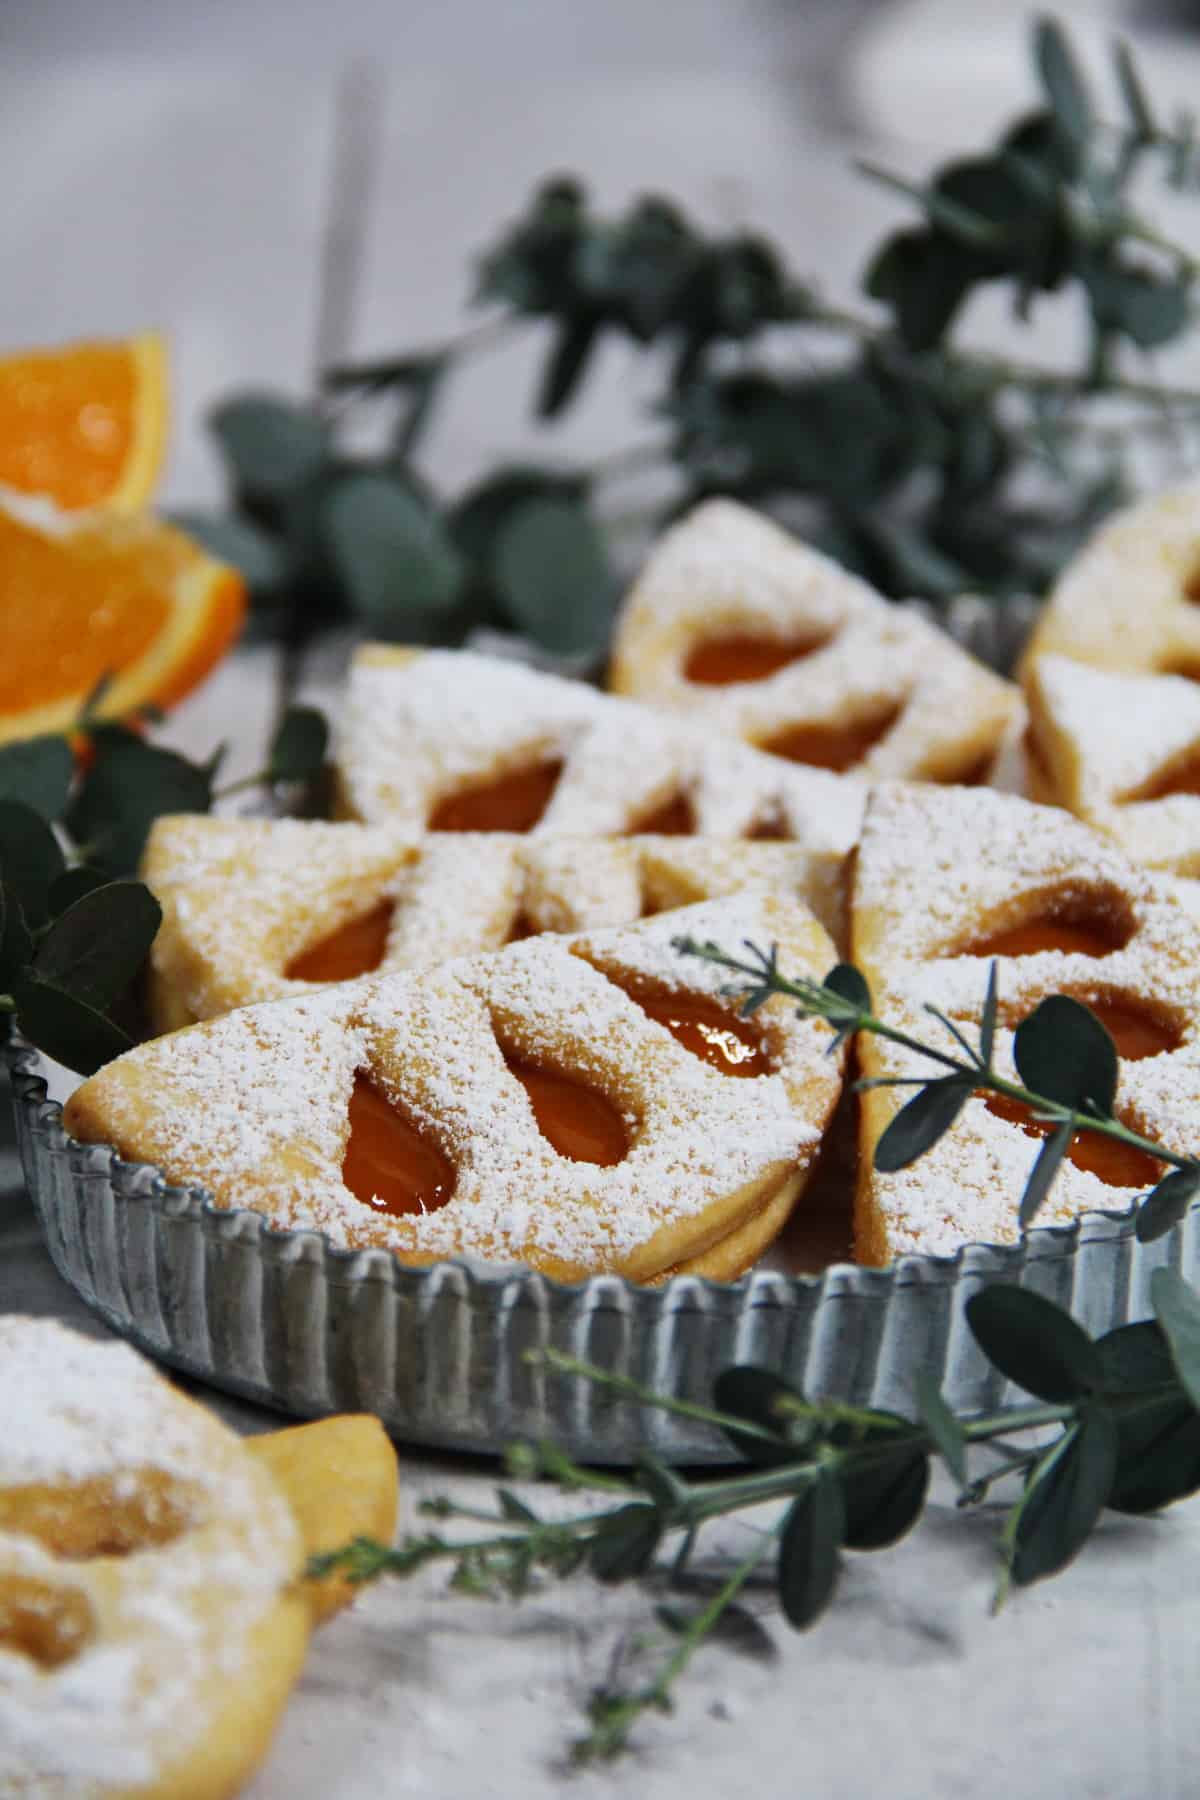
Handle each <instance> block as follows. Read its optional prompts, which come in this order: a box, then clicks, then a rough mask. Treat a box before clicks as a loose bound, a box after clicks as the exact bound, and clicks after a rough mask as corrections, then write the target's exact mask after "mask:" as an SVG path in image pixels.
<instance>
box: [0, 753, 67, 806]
mask: <svg viewBox="0 0 1200 1800" xmlns="http://www.w3.org/2000/svg"><path fill="white" fill-rule="evenodd" d="M74 773H75V758H74V757H73V756H72V754H71V749H70V746H69V745H68V743H67V740H66V739H65V738H61V737H32V738H23V739H20V740H18V741H17V742H16V743H12V744H0V800H19V801H20V803H21V805H22V806H28V807H29V808H30V809H31V811H33V812H36V813H40V814H41V816H42V818H43V819H46V820H48V821H53V820H55V819H61V817H62V815H63V813H64V811H65V810H66V805H67V795H68V794H69V792H70V789H71V779H72V777H73V775H74Z"/></svg>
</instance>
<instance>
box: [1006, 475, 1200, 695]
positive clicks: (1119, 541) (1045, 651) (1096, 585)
mask: <svg viewBox="0 0 1200 1800" xmlns="http://www.w3.org/2000/svg"><path fill="white" fill-rule="evenodd" d="M1198 600H1200V480H1193V481H1189V482H1186V483H1184V484H1183V485H1181V486H1179V487H1175V488H1171V489H1169V490H1168V491H1167V492H1165V493H1162V494H1154V495H1152V496H1151V497H1150V498H1149V499H1146V500H1139V501H1138V502H1137V503H1136V504H1135V505H1133V506H1129V507H1126V508H1125V509H1124V510H1123V511H1121V512H1117V513H1114V514H1113V516H1112V517H1111V518H1110V519H1107V520H1106V521H1105V523H1104V524H1103V525H1101V526H1100V528H1099V530H1098V531H1097V532H1096V533H1095V535H1094V536H1093V537H1092V538H1091V539H1090V541H1089V542H1088V543H1086V544H1085V545H1084V547H1083V549H1082V550H1081V551H1080V552H1079V554H1078V555H1077V556H1075V557H1073V558H1072V560H1071V562H1069V563H1068V565H1067V567H1066V568H1065V569H1064V570H1063V572H1062V574H1061V575H1060V576H1059V578H1058V581H1057V582H1056V583H1055V585H1054V588H1053V589H1052V590H1051V593H1050V597H1049V599H1048V600H1047V602H1046V604H1045V606H1044V607H1043V608H1042V610H1041V613H1040V615H1039V617H1038V622H1037V624H1036V626H1035V627H1034V631H1033V635H1032V637H1031V638H1030V641H1029V645H1028V648H1027V650H1026V652H1025V656H1024V659H1023V664H1022V672H1023V673H1024V672H1025V671H1027V670H1028V669H1029V668H1030V666H1031V665H1032V664H1033V663H1034V662H1036V661H1037V659H1038V658H1039V657H1042V656H1049V655H1056V656H1072V657H1074V658H1075V660H1076V661H1077V662H1084V663H1091V664H1092V665H1093V666H1094V667H1095V668H1097V669H1115V670H1124V671H1126V672H1128V673H1130V674H1160V675H1193V676H1194V675H1196V674H1198V673H1200V605H1197V601H1198Z"/></svg>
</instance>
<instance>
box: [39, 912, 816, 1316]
mask: <svg viewBox="0 0 1200 1800" xmlns="http://www.w3.org/2000/svg"><path fill="white" fill-rule="evenodd" d="M681 933H689V934H691V935H693V936H695V937H697V938H703V939H712V940H714V941H716V942H717V943H720V944H726V945H737V944H740V943H741V942H742V941H743V940H744V939H745V938H751V939H753V940H754V941H755V942H758V943H762V944H770V943H777V944H778V945H779V951H780V956H781V958H782V959H784V961H785V963H786V964H787V966H789V967H793V968H798V969H802V970H804V971H805V972H806V973H808V974H810V975H813V976H816V977H820V976H823V975H824V974H825V973H827V971H828V969H829V967H830V966H831V964H832V963H833V962H834V961H835V960H836V952H835V950H834V947H833V944H832V943H831V941H830V939H829V936H828V934H827V933H826V932H825V930H824V929H823V927H822V926H821V925H820V924H819V923H818V921H817V920H816V919H815V918H814V917H813V916H812V914H811V913H809V912H808V911H807V909H806V908H804V907H803V906H801V905H800V904H799V903H797V902H785V901H781V900H779V899H777V898H776V897H774V896H772V895H771V894H769V893H764V892H760V891H758V892H756V891H755V890H747V891H745V892H743V893H741V894H739V895H737V896H735V897H731V898H727V899H718V900H713V901H709V902H705V903H702V904H699V905H697V906H692V907H684V908H681V909H679V910H677V911H673V912H667V913H660V914H657V915H655V916H653V917H651V918H648V919H645V920H643V921H641V922H640V923H638V924H634V925H630V926H628V927H625V928H617V929H613V930H608V931H596V932H590V933H586V934H582V935H578V936H572V937H555V936H553V935H549V934H543V935H541V936H538V937H532V938H528V939H525V940H523V941H521V942H518V943H514V944H512V945H510V946H509V947H508V948H507V949H505V950H501V951H498V952H494V953H492V954H490V955H480V956H476V957H470V958H463V959H460V960H458V961H455V962H451V963H442V964H439V965H438V966H436V967H435V968H431V969H420V970H414V971H411V972H407V973H399V974H395V975H385V976H380V977H376V978H370V977H368V978H364V979H362V980H360V981H355V982H345V983H339V984H335V985H333V986H331V987H328V988H325V989H318V990H316V991H315V992H314V993H312V994H311V995H302V996H300V997H298V998H294V999H285V1000H279V1001H268V1002H265V1003H263V1004H262V1005H258V1006H250V1007H243V1008H240V1009H238V1010H236V1011H234V1012H230V1013H226V1014H225V1015H224V1016H223V1017H221V1018H218V1019H213V1020H209V1021H207V1022H205V1023H203V1024H199V1025H195V1026H192V1027H190V1028H189V1029H187V1030H184V1031H178V1032H174V1033H172V1034H171V1035H170V1036H168V1037H164V1038H159V1039H156V1040H155V1041H153V1042H151V1043H147V1044H144V1045H142V1046H140V1047H139V1048H137V1049H135V1050H132V1051H130V1052H129V1053H128V1054H127V1055H125V1056H123V1057H121V1058H119V1059H118V1060H117V1061H116V1062H114V1063H111V1064H109V1065H108V1066H107V1067H106V1068H105V1069H103V1070H101V1072H100V1073H99V1074H98V1075H96V1076H93V1077H92V1079H91V1080H90V1081H88V1082H86V1083H85V1084H84V1085H83V1087H81V1088H80V1089H79V1090H78V1091H77V1092H76V1094H75V1095H74V1096H73V1097H72V1099H71V1100H70V1102H69V1103H68V1106H67V1109H66V1120H67V1125H68V1129H70V1130H71V1131H72V1132H74V1133H75V1135H76V1136H78V1137H81V1138H84V1139H88V1140H91V1141H96V1140H101V1141H107V1142H110V1143H113V1144H115V1145H116V1146H117V1148H118V1149H119V1150H120V1152H121V1154H122V1155H123V1156H125V1157H129V1158H134V1159H137V1160H142V1161H146V1162H151V1163H155V1164H157V1165H158V1166H159V1167H161V1168H162V1169H163V1170H164V1171H165V1173H166V1175H167V1176H168V1178H169V1179H170V1180H171V1181H174V1182H181V1183H182V1182H195V1183H197V1184H201V1185H203V1186H204V1187H206V1188H207V1189H208V1190H209V1191H210V1192H211V1194H212V1195H213V1197H214V1198H215V1200H216V1201H217V1203H218V1204H219V1205H222V1206H229V1207H232V1206H247V1207H254V1208H257V1209H258V1210H259V1211H261V1212H264V1213H265V1214H266V1215H267V1216H268V1217H269V1218H270V1219H271V1220H272V1221H273V1222H274V1223H275V1224H277V1225H280V1226H312V1227H317V1228H318V1229H320V1230H322V1231H324V1232H326V1233H327V1234H328V1235H329V1236H330V1237H331V1238H332V1239H333V1241H334V1242H336V1243H338V1244H345V1245H351V1246H361V1245H379V1246H384V1247H387V1248H390V1249H392V1250H394V1251H395V1253H396V1254H397V1255H398V1256H400V1257H401V1258H402V1259H403V1260H404V1261H406V1262H411V1263H418V1264H419V1263H428V1262H432V1261H435V1260H437V1259H438V1258H441V1257H445V1256H454V1255H474V1256H479V1257H482V1258H486V1259H488V1260H491V1261H499V1262H514V1261H515V1262H521V1263H525V1264H528V1265H530V1266H532V1267H534V1268H538V1269H541V1270H543V1271H545V1272H546V1273H548V1274H551V1275H554V1276H558V1277H560V1278H563V1279H576V1278H578V1277H581V1276H584V1275H587V1274H591V1273H593V1272H600V1271H612V1272H617V1273H620V1274H624V1275H627V1276H629V1277H631V1278H632V1279H634V1280H639V1281H653V1280H655V1279H658V1278H661V1277H662V1276H664V1275H665V1274H667V1273H669V1272H671V1271H673V1270H676V1269H679V1268H696V1269H698V1270H699V1271H700V1272H703V1273H718V1272H719V1273H729V1274H733V1273H737V1272H740V1268H741V1267H742V1266H745V1264H746V1263H747V1262H748V1261H751V1260H753V1257H754V1256H755V1255H757V1254H758V1251H759V1250H760V1249H761V1248H763V1247H765V1244H766V1242H767V1241H769V1239H770V1237H771V1236H772V1235H774V1232H775V1231H777V1230H778V1229H779V1227H780V1226H781V1225H782V1223H783V1221H784V1219H785V1217H786V1215H787V1213H788V1211H789V1210H790V1208H791V1206H792V1204H793V1203H794V1202H795V1200H796V1198H797V1196H798V1195H799V1194H800V1193H801V1190H802V1188H803V1186H804V1183H805V1180H806V1178H807V1175H808V1173H809V1170H810V1168H811V1166H812V1163H813V1161H814V1158H815V1154H816V1151H817V1148H818V1146H819V1144H820V1140H821V1135H822V1132H823V1131H824V1128H825V1125H826V1122H827V1120H828V1118H829V1116H830V1114H831V1112H832V1110H833V1107H834V1104H835V1102H836V1099H837V1095H838V1092H839V1089H840V1085H841V1063H840V1057H839V1056H838V1055H836V1054H835V1055H832V1056H831V1055H830V1054H828V1051H829V1044H830V1032H829V1030H828V1028H827V1027H826V1026H825V1025H824V1024H822V1023H820V1022H819V1021H815V1020H802V1019H798V1018H796V1017H795V1015H794V1013H793V1011H792V1010H791V1009H790V1008H789V1007H788V1006H787V1004H786V1003H785V1002H783V1001H782V1000H779V999H776V1000H772V1001H771V1002H770V1003H769V1004H768V1005H767V1006H766V1007H765V1008H764V1009H763V1010H762V1011H761V1012H760V1013H757V1014H756V1015H755V1016H754V1018H753V1019H751V1020H743V1019H741V1018H740V1017H739V1016H738V1013H737V1008H736V1003H735V1002H734V1001H733V1000H732V999H730V998H729V997H728V996H727V995H725V994H723V993H722V991H721V990H722V985H723V981H724V974H723V972H722V971H721V970H719V969H716V968H714V967H713V966H712V965H711V964H708V963H704V962H701V961H699V960H698V959H696V958H691V957H688V958H684V957H681V956H680V955H679V954H678V952H677V951H676V950H675V948H674V947H673V940H674V939H675V938H676V937H678V936H679V935H680V934H681ZM722 1245H723V1246H724V1248H723V1249H720V1250H718V1246H722Z"/></svg>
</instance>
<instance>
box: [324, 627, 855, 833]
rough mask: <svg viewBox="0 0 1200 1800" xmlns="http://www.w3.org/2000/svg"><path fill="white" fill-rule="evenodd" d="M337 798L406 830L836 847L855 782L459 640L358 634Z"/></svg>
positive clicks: (851, 810) (351, 810)
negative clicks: (405, 640)
mask: <svg viewBox="0 0 1200 1800" xmlns="http://www.w3.org/2000/svg"><path fill="white" fill-rule="evenodd" d="M336 756H337V776H338V810H339V811H340V812H341V813H342V815H343V816H345V817H347V818H355V819H362V820H365V821H366V822H368V823H372V824H376V823H383V822H390V823H393V824H399V825H405V826H408V827H409V828H411V829H413V830H418V831H421V830H428V831H439V832H441V831H518V832H525V831H530V832H536V833H538V834H539V835H541V836H553V835H559V834H563V833H565V834H567V835H569V836H576V837H622V836H625V835H627V834H631V833H651V834H655V835H662V834H668V835H670V836H675V837H678V836H689V835H692V834H697V835H701V836H708V837H736V838H744V837H767V838H786V839H790V840H792V841H794V842H796V843H799V844H803V845H804V847H805V848H806V849H809V850H813V851H815V852H819V853H823V854H832V855H844V854H845V852H846V851H847V850H849V849H850V847H851V845H852V844H853V843H854V841H855V839H856V838H857V836H858V826H859V821H860V819H861V817H862V806H863V800H864V798H865V794H866V788H865V785H864V784H863V783H862V782H860V781H858V780H855V779H853V778H852V777H850V776H838V775H835V774H831V773H830V772H829V771H828V770H827V769H817V768H801V767H799V766H798V765H797V764H795V763H791V762H787V761H785V760H784V759H783V758H782V757H778V756H767V755H764V754H763V753H762V752H761V751H757V750H752V749H750V748H749V747H748V746H747V745H745V744H743V743H740V742H739V741H738V740H737V739H736V738H733V737H727V736H723V735H722V734H720V733H718V732H715V731H713V730H711V729H708V728H705V727H704V726H697V725H692V724H689V723H687V722H686V721H684V720H682V719H679V718H677V717H674V716H672V715H671V714H669V713H665V712H661V711H659V710H658V709H657V708H655V707H651V706H639V705H638V704H636V703H635V702H634V701H632V700H620V699H617V698H615V697H614V696H613V695H611V694H601V693H598V692H597V691H596V689H594V688H590V687H588V686H586V685H585V683H583V682H581V681H564V680H562V679H561V678H560V677H559V676H556V675H544V674H541V673H540V672H539V671H537V670H535V669H528V668H525V667H523V666H522V665H520V664H518V663H513V662H505V661H501V660H499V659H498V658H495V657H487V656H478V655H476V654H474V653H473V652H471V651H466V650H457V651H456V650H426V651H422V650H409V649H402V648H396V647H394V646H391V645H386V644H367V645H365V646H364V647H363V648H362V649H361V650H359V651H358V653H357V655H356V656H355V658H354V661H353V663H352V665H351V669H350V679H349V683H348V687H347V691H346V699H345V705H344V708H343V717H342V721H341V727H340V731H339V734H338V741H337V749H336Z"/></svg>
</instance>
